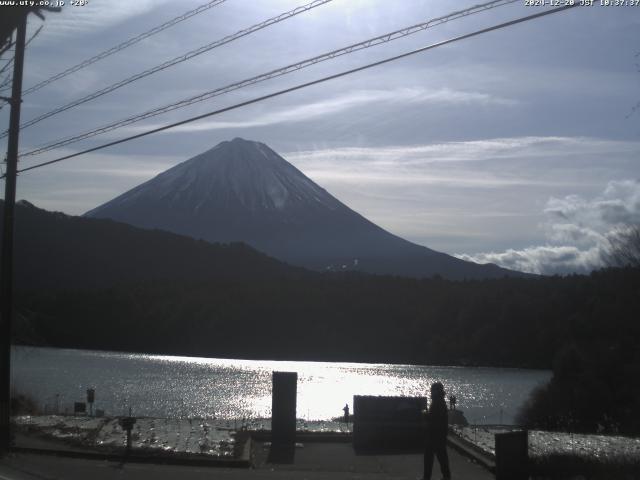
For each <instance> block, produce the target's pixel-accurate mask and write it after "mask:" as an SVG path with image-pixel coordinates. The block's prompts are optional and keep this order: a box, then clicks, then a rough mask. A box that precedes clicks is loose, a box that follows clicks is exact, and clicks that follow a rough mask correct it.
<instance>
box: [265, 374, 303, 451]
mask: <svg viewBox="0 0 640 480" xmlns="http://www.w3.org/2000/svg"><path fill="white" fill-rule="evenodd" d="M297 386H298V373H297V372H273V392H272V396H271V443H272V444H275V445H294V444H295V442H296V401H297Z"/></svg>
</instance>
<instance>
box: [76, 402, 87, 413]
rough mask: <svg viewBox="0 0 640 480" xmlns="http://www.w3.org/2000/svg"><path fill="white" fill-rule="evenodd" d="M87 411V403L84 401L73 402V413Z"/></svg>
mask: <svg viewBox="0 0 640 480" xmlns="http://www.w3.org/2000/svg"><path fill="white" fill-rule="evenodd" d="M86 412H87V404H86V403H84V402H74V404H73V413H86Z"/></svg>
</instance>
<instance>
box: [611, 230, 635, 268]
mask: <svg viewBox="0 0 640 480" xmlns="http://www.w3.org/2000/svg"><path fill="white" fill-rule="evenodd" d="M607 263H608V264H609V265H611V266H614V267H628V266H631V267H640V225H632V226H629V227H625V228H622V229H621V230H618V231H617V232H615V234H613V235H610V236H609V248H608V252H607Z"/></svg>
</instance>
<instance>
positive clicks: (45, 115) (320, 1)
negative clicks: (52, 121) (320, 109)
mask: <svg viewBox="0 0 640 480" xmlns="http://www.w3.org/2000/svg"><path fill="white" fill-rule="evenodd" d="M331 1H332V0H314V1H312V2H311V3H308V4H306V5H302V6H300V7H296V8H294V9H293V10H289V11H287V12H284V13H281V14H280V15H277V16H275V17H272V18H270V19H268V20H265V21H264V22H260V23H257V24H255V25H253V26H251V27H249V28H246V29H243V30H240V31H238V32H236V33H234V34H232V35H228V36H226V37H224V38H221V39H219V40H216V41H215V42H211V43H209V44H207V45H204V46H202V47H200V48H197V49H195V50H191V51H190V52H187V53H185V54H183V55H179V56H177V57H175V58H172V59H171V60H167V61H166V62H164V63H161V64H160V65H156V66H155V67H152V68H149V69H148V70H145V71H143V72H140V73H137V74H135V75H132V76H131V77H128V78H125V79H124V80H120V81H119V82H116V83H114V84H112V85H109V86H108V87H105V88H103V89H101V90H98V91H96V92H93V93H90V94H89V95H86V96H84V97H82V98H79V99H77V100H74V101H72V102H70V103H67V104H66V105H62V106H61V107H58V108H54V109H53V110H51V111H49V112H46V113H43V114H42V115H40V116H38V117H36V118H33V119H32V120H29V121H28V122H25V123H23V124H22V125H21V126H20V128H27V127H30V126H31V125H34V124H36V123H38V122H41V121H42V120H44V119H46V118H49V117H52V116H54V115H57V114H58V113H61V112H64V111H66V110H69V109H70V108H73V107H77V106H78V105H81V104H83V103H86V102H88V101H90V100H93V99H96V98H98V97H101V96H103V95H106V94H107V93H110V92H113V91H114V90H117V89H118V88H121V87H124V86H125V85H128V84H130V83H133V82H135V81H137V80H140V79H142V78H145V77H148V76H149V75H152V74H154V73H157V72H159V71H161V70H165V69H167V68H169V67H172V66H174V65H177V64H179V63H182V62H185V61H187V60H190V59H192V58H194V57H197V56H198V55H202V54H203V53H205V52H208V51H210V50H213V49H214V48H217V47H220V46H222V45H226V44H227V43H231V42H233V41H234V40H237V39H239V38H242V37H244V36H246V35H249V34H251V33H254V32H257V31H258V30H262V29H263V28H267V27H270V26H271V25H275V24H276V23H279V22H282V21H284V20H287V19H289V18H291V17H294V16H296V15H299V14H301V13H304V12H307V11H309V10H311V9H313V8H316V7H319V6H320V5H324V4H325V3H329V2H331ZM5 133H6V132H5ZM4 136H5V134H4V133H3V134H2V135H0V138H2V137H4Z"/></svg>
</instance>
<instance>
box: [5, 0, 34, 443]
mask: <svg viewBox="0 0 640 480" xmlns="http://www.w3.org/2000/svg"><path fill="white" fill-rule="evenodd" d="M28 12H29V11H28V10H25V12H24V15H21V16H20V19H19V21H18V25H17V30H16V51H15V56H14V60H13V83H12V86H11V87H12V88H11V98H10V99H9V103H10V104H11V114H10V116H9V139H8V146H7V165H6V174H5V175H6V177H5V184H4V217H3V225H2V257H1V258H2V274H1V277H0V282H1V283H0V302H1V307H0V308H1V310H0V312H1V315H2V316H1V317H0V322H1V325H0V453H4V452H6V451H7V450H8V449H9V447H10V446H11V423H10V422H11V408H10V407H11V330H12V329H11V324H12V318H13V226H14V210H15V204H16V176H17V169H18V138H19V135H20V103H21V102H22V70H23V66H24V47H25V37H26V32H27V15H28Z"/></svg>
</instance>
